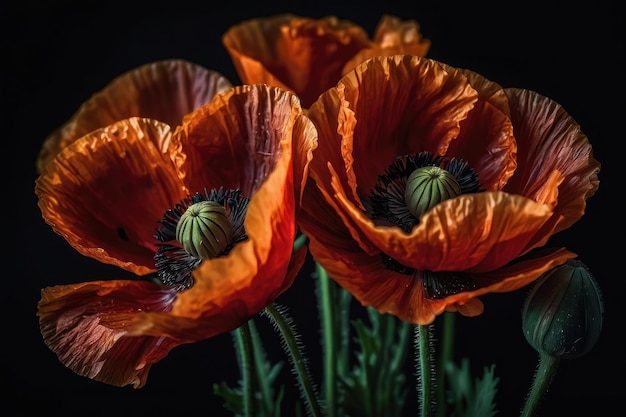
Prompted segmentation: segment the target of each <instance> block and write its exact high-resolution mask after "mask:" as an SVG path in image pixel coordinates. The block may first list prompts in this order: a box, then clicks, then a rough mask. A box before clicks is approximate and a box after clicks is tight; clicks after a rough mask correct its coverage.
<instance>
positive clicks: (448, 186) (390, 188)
mask: <svg viewBox="0 0 626 417" xmlns="http://www.w3.org/2000/svg"><path fill="white" fill-rule="evenodd" d="M480 191H482V190H481V186H480V182H479V181H478V176H477V175H476V173H475V172H474V170H473V169H472V168H470V167H469V166H468V164H467V162H465V161H463V160H460V159H456V158H447V157H443V156H435V155H434V154H433V153H432V152H420V153H418V154H417V155H415V156H410V155H404V156H400V157H398V158H397V159H396V160H395V161H394V163H393V164H391V165H390V166H389V167H388V168H387V169H386V170H385V172H384V173H382V174H381V175H379V176H378V182H377V183H376V185H375V186H374V189H373V190H372V191H371V192H370V195H369V199H366V200H364V201H363V204H364V205H365V207H366V208H367V210H366V212H365V214H366V215H367V216H369V217H370V218H371V219H372V220H373V221H374V222H375V223H376V224H377V225H381V226H397V227H399V228H400V229H402V230H403V231H404V232H405V233H409V232H410V231H411V230H412V229H413V227H414V226H415V225H417V224H418V223H419V221H420V217H421V216H422V215H423V214H424V213H426V212H427V211H429V210H430V209H432V208H433V207H435V206H436V205H437V204H439V203H441V202H442V201H445V200H449V199H451V198H454V197H457V196H459V195H461V194H468V193H477V192H480ZM381 256H382V262H383V264H384V265H385V268H387V269H389V270H390V271H394V272H398V273H400V274H405V275H413V274H416V273H417V274H419V275H420V276H421V277H422V281H423V285H424V289H425V291H426V294H427V296H428V297H429V298H432V299H441V298H445V297H447V296H449V295H452V294H456V293H458V292H461V291H467V290H470V289H473V288H474V287H475V286H474V284H472V283H471V281H470V280H469V279H467V277H466V276H465V274H463V273H462V272H454V271H438V272H432V271H419V272H418V271H415V270H414V269H413V268H411V267H409V266H406V265H403V264H401V263H400V262H398V261H396V260H395V259H393V258H392V257H391V256H389V255H387V254H385V253H382V254H381Z"/></svg>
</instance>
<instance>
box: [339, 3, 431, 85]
mask: <svg viewBox="0 0 626 417" xmlns="http://www.w3.org/2000/svg"><path fill="white" fill-rule="evenodd" d="M419 29H420V27H419V24H418V23H417V21H415V20H404V21H403V20H401V19H399V18H398V17H396V16H391V15H383V17H382V18H381V19H380V22H378V26H377V27H376V31H375V33H374V38H373V39H372V42H371V44H370V46H369V47H368V48H365V49H363V50H361V51H360V52H358V53H357V54H356V55H355V56H354V57H353V58H352V59H351V60H350V61H348V63H347V64H346V65H345V66H344V68H343V71H342V75H345V74H347V73H348V72H349V71H351V70H352V69H354V68H355V67H357V66H358V65H359V64H361V63H363V62H365V61H367V60H368V59H370V58H374V57H377V56H381V55H400V54H406V55H415V56H426V54H427V53H428V50H429V49H430V45H431V42H430V39H425V38H424V37H423V36H422V34H421V33H420V30H419Z"/></svg>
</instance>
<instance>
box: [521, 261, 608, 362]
mask: <svg viewBox="0 0 626 417" xmlns="http://www.w3.org/2000/svg"><path fill="white" fill-rule="evenodd" d="M602 314H603V306H602V294H601V292H600V288H599V287H598V284H597V283H596V282H595V280H594V278H593V276H592V275H591V273H590V272H589V269H588V268H587V266H586V265H585V264H583V263H582V262H580V261H578V260H571V261H568V262H567V263H565V264H563V265H561V266H558V267H556V268H554V269H552V270H550V271H548V272H546V273H545V274H544V275H543V276H542V277H541V278H539V280H538V281H537V283H536V284H535V286H534V287H533V289H532V291H531V292H530V293H529V294H528V296H527V297H526V300H525V302H524V307H523V310H522V328H523V330H524V336H525V337H526V340H527V341H528V343H530V345H531V346H532V347H533V348H534V349H535V350H537V351H538V352H539V353H541V354H546V355H550V356H552V357H558V358H564V359H574V358H578V357H580V356H583V355H585V354H586V353H587V352H589V351H590V350H591V348H592V347H593V346H594V345H595V343H596V341H597V340H598V338H599V336H600V331H601V330H602Z"/></svg>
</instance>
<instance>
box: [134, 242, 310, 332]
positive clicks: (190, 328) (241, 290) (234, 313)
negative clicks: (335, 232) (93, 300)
mask: <svg viewBox="0 0 626 417" xmlns="http://www.w3.org/2000/svg"><path fill="white" fill-rule="evenodd" d="M292 243H293V242H292ZM240 246H241V245H240ZM307 252H308V251H307V248H306V247H305V246H303V247H301V248H300V249H299V250H298V251H296V252H295V253H294V254H293V256H292V258H291V260H290V261H289V264H288V265H287V268H286V272H285V270H283V269H282V267H283V265H282V264H279V265H276V266H272V265H263V266H261V267H259V270H258V276H256V277H248V276H247V274H248V273H249V267H250V264H251V262H247V264H244V265H242V267H243V268H244V272H239V271H238V270H237V269H236V268H237V267H238V266H237V265H233V264H231V265H230V266H231V267H232V268H233V269H231V270H230V271H226V272H228V273H231V274H233V275H232V277H233V278H234V282H232V283H230V282H228V279H227V278H228V277H223V276H221V277H218V276H216V274H213V273H212V272H211V269H210V268H212V267H213V266H215V264H211V263H208V262H205V264H204V265H203V268H204V269H203V270H200V271H198V272H197V273H196V274H195V277H196V279H197V284H196V285H195V286H194V287H192V288H191V289H190V290H188V291H186V292H184V293H181V294H180V295H179V297H178V299H177V301H176V305H175V310H174V311H172V312H171V313H165V312H160V311H149V312H142V313H140V314H137V315H136V316H135V317H134V321H133V324H132V326H129V334H130V335H144V336H145V335H153V336H163V335H165V336H167V337H169V338H173V339H176V340H178V339H184V340H189V341H190V342H196V341H199V340H203V339H208V338H211V337H214V336H217V335H219V334H222V333H225V332H228V331H232V330H235V329H236V328H238V327H239V326H241V325H243V324H244V323H245V322H247V321H248V320H250V319H251V318H252V317H253V316H255V315H256V314H258V313H259V312H260V311H261V310H263V309H264V308H265V307H267V306H268V305H269V304H270V303H272V302H273V301H274V300H275V299H276V298H277V297H278V295H280V294H281V293H282V292H283V291H285V290H286V289H287V288H289V287H290V286H291V284H292V283H293V281H294V279H295V278H296V276H297V275H298V272H299V271H300V269H301V268H302V265H303V264H304V261H305V259H306V254H307ZM246 255H247V256H249V257H253V256H254V255H250V254H246ZM238 256H241V254H240V255H238ZM270 256H274V254H273V253H272V254H270ZM280 256H281V258H282V255H280ZM244 261H246V260H244ZM278 261H279V262H280V259H279V260H278ZM270 263H271V262H270ZM220 267H221V266H218V268H220ZM272 269H273V270H274V271H276V272H275V273H276V275H272V272H271V271H270V270H272ZM220 270H221V271H223V269H220ZM214 279H215V282H212V281H211V280H214ZM246 285H248V286H246ZM220 291H221V292H220Z"/></svg>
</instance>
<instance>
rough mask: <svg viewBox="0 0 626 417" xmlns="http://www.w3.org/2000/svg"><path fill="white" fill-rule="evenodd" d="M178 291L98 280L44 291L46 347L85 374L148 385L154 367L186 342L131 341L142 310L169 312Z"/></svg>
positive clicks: (40, 312) (42, 309) (42, 315)
mask: <svg viewBox="0 0 626 417" xmlns="http://www.w3.org/2000/svg"><path fill="white" fill-rule="evenodd" d="M175 297H176V290H175V289H174V288H171V287H164V286H159V285H156V284H154V283H151V282H147V281H94V282H89V283H83V284H74V285H63V286H56V287H49V288H46V289H44V290H43V291H42V293H41V300H40V301H39V304H38V308H39V310H38V313H37V315H38V317H39V324H40V327H41V334H42V335H43V338H44V341H45V343H46V345H47V346H48V347H49V348H50V349H51V350H52V351H54V352H55V353H56V354H57V356H58V357H59V360H60V361H61V362H62V363H63V364H64V365H66V366H67V367H69V368H70V369H72V370H73V371H74V372H76V373H77V374H79V375H82V376H85V377H88V378H91V379H94V380H96V381H101V382H104V383H107V384H111V385H116V386H124V385H129V384H132V385H133V386H134V387H135V388H139V387H142V386H143V385H144V384H145V382H146V378H147V375H148V371H149V370H150V366H151V365H152V364H153V363H155V362H157V361H159V360H160V359H162V358H164V357H165V356H166V355H167V354H168V352H169V351H170V350H171V349H172V348H173V347H175V346H177V345H179V344H181V343H182V341H175V340H172V339H166V338H164V337H150V336H148V337H146V336H144V337H126V334H127V330H126V328H127V326H128V325H129V324H130V323H131V322H132V318H133V316H134V315H135V314H137V313H138V312H140V311H155V310H156V311H168V310H169V309H171V304H172V302H173V300H174V298H175Z"/></svg>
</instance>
